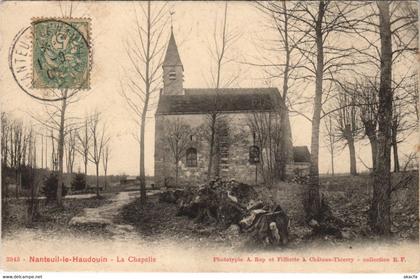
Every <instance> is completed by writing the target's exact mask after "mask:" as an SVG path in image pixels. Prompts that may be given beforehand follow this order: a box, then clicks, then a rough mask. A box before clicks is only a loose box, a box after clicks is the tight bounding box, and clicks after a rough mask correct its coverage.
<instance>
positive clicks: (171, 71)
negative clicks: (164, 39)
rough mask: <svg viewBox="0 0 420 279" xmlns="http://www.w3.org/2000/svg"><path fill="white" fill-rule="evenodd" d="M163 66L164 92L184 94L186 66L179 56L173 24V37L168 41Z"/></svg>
mask: <svg viewBox="0 0 420 279" xmlns="http://www.w3.org/2000/svg"><path fill="white" fill-rule="evenodd" d="M162 68H163V94H166V95H182V94H184V87H183V82H184V66H183V65H182V62H181V58H180V57H179V52H178V47H177V45H176V41H175V36H174V32H173V28H172V24H171V37H170V38H169V42H168V49H167V50H166V54H165V59H164V60H163V64H162Z"/></svg>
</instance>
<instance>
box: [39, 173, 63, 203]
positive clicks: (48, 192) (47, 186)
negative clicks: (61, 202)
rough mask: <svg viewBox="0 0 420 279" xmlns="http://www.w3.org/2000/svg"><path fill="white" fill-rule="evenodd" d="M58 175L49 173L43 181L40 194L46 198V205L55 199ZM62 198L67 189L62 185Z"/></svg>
mask: <svg viewBox="0 0 420 279" xmlns="http://www.w3.org/2000/svg"><path fill="white" fill-rule="evenodd" d="M57 186H58V174H57V173H55V172H51V173H50V175H49V176H48V177H47V178H45V179H44V187H43V188H42V194H44V195H45V197H46V198H47V203H48V202H50V201H54V200H56V199H57ZM62 194H63V197H64V196H65V195H66V194H67V187H65V185H64V183H63V193H62Z"/></svg>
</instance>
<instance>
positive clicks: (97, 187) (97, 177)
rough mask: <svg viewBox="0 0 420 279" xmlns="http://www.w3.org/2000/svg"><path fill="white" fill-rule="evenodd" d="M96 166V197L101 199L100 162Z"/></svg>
mask: <svg viewBox="0 0 420 279" xmlns="http://www.w3.org/2000/svg"><path fill="white" fill-rule="evenodd" d="M95 165H96V196H97V197H99V162H98V163H96V164H95Z"/></svg>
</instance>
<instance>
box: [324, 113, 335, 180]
mask: <svg viewBox="0 0 420 279" xmlns="http://www.w3.org/2000/svg"><path fill="white" fill-rule="evenodd" d="M324 127H325V141H326V143H327V144H326V147H327V150H328V152H329V153H330V158H331V159H330V160H331V175H332V176H334V175H335V169H334V156H335V154H336V150H337V143H338V139H337V136H336V133H335V129H334V123H333V116H332V114H329V115H327V116H326V117H325V118H324Z"/></svg>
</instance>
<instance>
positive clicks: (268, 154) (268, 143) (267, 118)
mask: <svg viewBox="0 0 420 279" xmlns="http://www.w3.org/2000/svg"><path fill="white" fill-rule="evenodd" d="M282 124H283V121H282V119H281V114H280V113H279V112H268V113H267V112H254V113H252V114H251V115H249V117H248V126H249V127H250V130H251V131H252V133H253V135H254V137H255V140H254V141H255V142H254V144H256V145H257V146H258V147H259V148H260V158H259V159H260V162H259V166H260V169H261V173H262V175H263V178H264V182H265V183H266V184H267V185H268V186H270V187H271V186H272V185H273V182H274V179H275V178H276V175H275V173H277V172H278V169H279V168H278V165H277V163H278V162H277V160H276V154H279V150H280V148H282V146H281V144H282V142H281V137H282V134H283V132H284V127H283V126H282Z"/></svg>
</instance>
